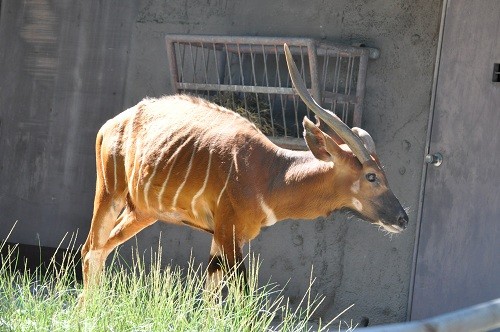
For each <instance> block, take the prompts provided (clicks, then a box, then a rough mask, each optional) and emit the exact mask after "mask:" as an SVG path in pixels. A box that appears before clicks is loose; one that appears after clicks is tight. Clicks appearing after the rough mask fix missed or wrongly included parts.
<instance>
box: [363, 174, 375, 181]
mask: <svg viewBox="0 0 500 332" xmlns="http://www.w3.org/2000/svg"><path fill="white" fill-rule="evenodd" d="M365 177H366V179H367V180H368V181H370V182H375V180H376V179H377V176H376V175H375V173H368V174H366V175H365Z"/></svg>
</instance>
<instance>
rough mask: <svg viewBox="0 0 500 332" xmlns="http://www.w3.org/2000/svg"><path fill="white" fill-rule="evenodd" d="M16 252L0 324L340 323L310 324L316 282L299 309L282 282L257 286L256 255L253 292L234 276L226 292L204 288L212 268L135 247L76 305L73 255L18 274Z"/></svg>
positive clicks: (280, 326)
mask: <svg viewBox="0 0 500 332" xmlns="http://www.w3.org/2000/svg"><path fill="white" fill-rule="evenodd" d="M0 246H4V243H3V244H0ZM158 252H160V253H161V248H160V250H158ZM13 253H14V250H13V249H11V250H10V251H9V252H8V253H7V254H6V255H3V256H2V257H0V259H1V267H0V331H269V330H273V331H326V330H327V327H328V325H332V324H336V325H337V326H338V324H339V322H338V321H335V319H334V320H332V321H330V322H328V323H327V324H323V323H322V322H316V324H315V325H314V328H313V327H312V325H311V323H310V320H311V318H312V316H313V314H314V311H315V310H316V309H317V308H318V306H319V305H320V304H321V302H322V298H318V297H315V298H312V296H311V291H310V287H309V291H308V292H307V293H306V294H305V295H304V297H303V299H302V303H301V305H299V306H298V307H299V308H300V309H292V308H291V306H290V304H289V300H288V299H287V298H286V297H285V296H284V295H283V293H282V289H280V288H279V287H278V286H277V285H276V284H272V283H266V284H265V285H264V286H259V280H258V270H259V263H258V260H257V259H251V260H250V264H249V265H250V266H249V269H248V270H249V285H248V286H249V287H248V291H247V292H245V291H242V290H241V289H242V287H240V286H241V285H240V284H239V281H238V280H237V278H232V279H231V278H229V279H228V280H231V281H229V282H228V281H222V283H223V284H222V285H221V286H224V287H225V288H224V289H226V290H227V291H225V292H222V293H223V294H224V295H222V293H221V291H220V290H219V291H216V290H214V291H208V290H205V289H204V284H205V280H206V273H205V272H204V270H203V269H202V268H201V267H195V266H194V264H193V263H192V262H191V264H190V265H189V267H188V268H187V269H185V270H182V269H181V268H178V267H175V268H174V267H169V266H167V267H164V266H163V265H162V264H161V256H159V255H156V256H154V257H150V260H151V262H152V263H150V264H147V266H146V264H145V263H144V260H143V259H142V258H141V257H140V255H139V254H137V252H136V253H135V255H134V257H135V259H134V261H133V263H132V264H131V265H130V266H123V264H120V263H118V260H117V259H114V260H113V263H112V264H111V266H110V267H108V268H107V269H106V272H105V273H104V275H103V278H102V282H101V284H100V285H99V287H98V288H95V289H93V290H91V291H90V292H89V293H88V295H87V297H86V300H85V305H84V306H82V307H78V306H77V298H78V295H79V294H80V293H81V288H82V286H81V284H80V283H78V282H77V281H76V275H75V264H77V263H74V261H75V260H74V259H72V257H69V256H65V259H64V261H63V262H62V263H61V262H59V263H56V262H55V260H53V261H52V262H51V263H50V266H49V268H48V271H47V272H46V273H41V272H40V271H41V270H40V269H38V270H36V271H32V272H25V273H20V272H17V270H16V269H14V268H12V267H13V266H15V265H16V264H19V263H20V262H17V261H16V257H15V256H14V254H13ZM115 257H117V256H116V255H115ZM227 273H228V274H229V275H231V274H234V270H231V269H230V270H228V271H227ZM310 284H312V281H311V282H310ZM343 328H346V327H345V326H344V327H343ZM336 329H338V327H337V328H335V329H334V330H336Z"/></svg>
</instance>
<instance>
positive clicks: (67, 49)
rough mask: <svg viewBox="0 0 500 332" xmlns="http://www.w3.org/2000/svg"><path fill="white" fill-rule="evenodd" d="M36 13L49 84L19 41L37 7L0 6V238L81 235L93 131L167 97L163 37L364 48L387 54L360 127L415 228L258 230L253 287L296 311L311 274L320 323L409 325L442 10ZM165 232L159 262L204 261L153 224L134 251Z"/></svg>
mask: <svg viewBox="0 0 500 332" xmlns="http://www.w3.org/2000/svg"><path fill="white" fill-rule="evenodd" d="M38 3H41V4H45V5H46V6H47V8H48V10H49V12H50V13H52V14H51V15H52V16H51V15H49V18H48V20H47V21H48V22H54V25H53V26H51V27H49V28H44V29H45V30H43V31H46V30H47V29H48V30H47V31H48V32H47V33H48V34H52V35H56V36H57V38H56V40H55V41H53V45H52V44H50V43H49V44H50V45H52V46H51V47H52V48H49V51H47V52H46V53H47V54H49V55H50V57H49V58H50V59H52V62H48V63H51V64H53V71H52V72H50V73H52V74H51V75H52V76H50V80H49V81H47V80H43V81H41V80H39V79H38V78H37V76H36V75H35V74H36V73H37V72H42V73H43V72H44V71H43V70H42V69H43V68H38V67H36V68H38V69H37V70H32V69H30V68H32V67H33V66H32V67H30V65H31V62H30V59H32V58H39V57H40V55H39V53H36V52H37V50H38V51H39V50H40V49H41V50H44V49H43V47H42V46H43V45H45V44H43V43H46V42H47V40H49V41H50V39H46V38H45V39H44V38H43V37H44V36H38V39H37V38H35V40H36V41H35V42H33V41H31V42H30V41H29V38H26V36H25V35H23V32H22V31H25V30H26V29H28V28H26V26H28V27H29V24H30V21H29V20H30V18H29V15H28V14H29V10H31V11H33V8H31V9H30V8H28V6H29V5H28V4H26V3H23V4H17V1H15V0H3V1H2V11H1V20H0V27H1V30H0V33H1V37H2V38H1V39H0V44H1V48H0V52H2V53H1V54H0V56H1V58H0V59H1V60H2V62H1V64H2V65H1V67H0V74H1V77H2V81H1V82H0V97H1V98H2V99H1V102H0V105H1V108H0V138H1V143H0V149H1V151H0V152H1V156H0V158H1V164H0V166H1V168H0V181H1V182H0V183H1V191H0V209H1V210H0V224H1V227H2V228H1V229H0V231H1V233H0V236H4V234H6V229H7V228H9V227H10V225H11V224H12V223H13V221H15V220H19V224H18V226H17V228H16V231H15V234H14V235H13V238H12V239H13V240H15V241H20V242H24V243H31V244H36V243H37V237H39V238H40V241H41V243H42V244H44V245H51V246H54V245H55V244H56V243H57V242H58V240H59V239H60V238H61V237H62V234H64V233H65V232H66V231H69V232H72V231H74V230H75V229H76V228H79V229H80V234H81V233H84V234H85V235H86V233H87V231H88V225H89V220H90V216H91V210H92V196H93V190H94V178H95V175H94V168H93V163H94V156H93V144H94V135H95V132H96V131H97V129H98V127H99V126H100V124H101V123H102V122H104V120H105V119H106V118H108V117H110V116H111V115H112V114H116V113H118V112H119V111H121V110H122V109H123V108H126V107H129V106H131V105H133V104H135V103H137V102H138V101H139V100H141V99H142V98H143V97H144V96H159V95H162V94H168V93H170V92H171V91H172V89H171V87H170V86H169V79H168V75H169V71H168V65H167V59H166V53H165V50H164V40H163V37H164V34H165V33H186V34H188V33H189V34H222V35H251V36H256V35H258V36H297V37H299V36H300V37H313V38H318V39H319V38H324V39H326V40H328V41H334V42H341V43H346V44H351V43H360V42H362V43H364V44H366V45H369V46H373V47H377V48H379V49H380V50H381V56H380V58H379V59H378V60H375V61H371V62H370V64H369V68H368V76H367V94H366V99H365V113H364V119H363V122H364V127H365V128H366V129H367V130H368V131H369V132H370V133H371V134H372V136H373V138H374V140H375V143H376V145H377V149H378V154H379V156H380V158H381V160H382V161H383V164H385V166H386V167H385V170H386V173H387V176H388V178H389V181H390V183H391V186H392V188H393V191H394V192H395V193H396V195H398V196H399V198H400V199H401V201H402V202H403V204H404V205H405V206H407V207H408V209H409V216H410V225H411V226H410V228H409V229H408V230H407V231H406V232H405V233H403V234H402V235H398V236H393V237H389V236H386V235H385V234H384V233H383V232H380V231H378V230H377V228H375V227H373V226H370V225H368V224H367V223H365V222H361V221H359V220H354V219H353V220H346V218H345V217H344V216H343V215H341V214H335V215H333V216H331V217H329V218H320V219H318V220H315V221H309V222H302V221H288V222H283V223H280V224H277V225H275V226H273V227H271V228H269V229H266V230H264V231H263V232H262V234H261V235H260V236H259V237H258V238H257V239H256V240H255V241H253V242H252V244H251V250H252V252H255V253H258V254H260V259H261V262H262V268H261V280H267V279H268V278H269V277H270V276H271V277H272V281H275V282H277V283H279V284H281V285H285V284H286V283H287V282H288V284H287V287H286V295H289V296H291V298H292V299H293V300H294V301H295V302H296V301H298V300H300V297H301V296H302V295H303V294H304V292H305V290H306V288H307V286H308V280H309V276H310V273H311V266H314V272H313V275H314V276H315V277H316V278H317V280H316V282H315V284H314V287H313V289H314V292H317V293H320V294H323V295H326V296H327V297H326V300H325V302H324V305H323V306H322V307H321V308H320V311H319V312H318V314H319V315H321V316H322V317H323V318H324V319H328V318H332V317H333V316H334V315H336V314H337V313H338V312H340V311H341V310H343V309H344V308H346V307H348V306H349V305H350V304H352V303H355V306H354V308H352V309H351V310H350V311H349V312H348V313H347V314H346V315H345V316H344V318H345V319H347V320H349V319H351V318H353V319H354V320H357V319H358V318H359V317H360V316H368V317H369V318H370V319H371V321H372V322H373V323H374V324H378V323H385V322H394V321H402V320H404V319H405V318H406V313H407V308H406V306H407V301H408V293H409V287H410V274H411V269H412V256H413V244H414V235H415V222H416V216H417V208H418V199H419V190H420V178H421V169H422V157H423V151H424V145H425V137H426V127H427V119H428V113H429V102H430V93H431V86H432V74H433V65H434V61H435V53H436V44H437V38H438V27H439V19H440V13H441V1H440V0H421V1H409V0H406V1H404V0H399V1H397V0H392V1H386V0H375V1H352V0H338V1H324V0H312V1H309V2H307V3H306V2H303V1H296V0H295V1H267V0H254V1H242V0H234V1H229V0H208V1H197V0H191V1H167V0H163V1H162V0H142V1H137V2H136V3H134V4H132V5H127V6H125V5H123V4H122V3H123V2H121V1H109V2H106V3H107V5H103V4H102V3H101V2H98V1H89V2H86V3H85V5H83V4H74V5H70V4H67V5H64V6H62V5H56V3H58V2H56V1H49V0H45V1H42V0H40V1H38ZM128 3H131V2H128ZM42 9H43V8H42ZM32 23H33V22H32ZM23 29H24V30H23ZM50 29H53V31H52V30H50ZM39 30H40V29H38V31H39ZM32 33H33V32H32ZM35 37H36V36H35ZM40 43H42V44H43V45H42V44H40ZM40 45H42V46H40ZM50 45H49V46H50ZM7 46H8V47H7ZM43 54H45V53H43ZM37 63H38V66H39V64H40V62H37ZM7 78H8V79H7ZM10 82H13V83H15V85H13V86H11V84H10ZM160 232H161V242H162V246H163V249H164V251H165V253H164V255H163V257H166V258H167V260H168V259H172V261H173V262H174V263H176V264H181V265H185V264H186V261H187V260H188V258H189V256H190V254H191V251H192V252H193V255H194V256H195V257H197V258H198V260H199V261H201V262H203V261H205V260H206V258H207V257H208V250H209V247H210V238H209V237H208V236H207V235H205V234H202V233H201V232H197V231H193V230H190V229H187V228H181V227H175V226H170V225H165V224H160V223H157V224H155V225H153V226H152V227H150V228H149V229H147V230H145V231H144V232H143V233H141V234H140V235H139V236H138V241H139V244H140V246H141V247H143V248H147V247H149V246H153V247H156V246H157V244H158V238H159V234H160ZM37 234H38V235H37ZM80 239H81V240H82V241H83V236H81V235H80Z"/></svg>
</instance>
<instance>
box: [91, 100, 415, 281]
mask: <svg viewBox="0 0 500 332" xmlns="http://www.w3.org/2000/svg"><path fill="white" fill-rule="evenodd" d="M304 126H305V133H306V134H305V137H306V141H307V143H308V145H309V147H310V149H311V151H306V152H295V151H289V150H285V149H281V148H279V147H278V146H276V145H274V144H273V143H272V142H271V141H270V140H269V139H268V138H267V137H266V136H264V135H263V134H262V133H261V132H260V131H259V130H258V129H257V128H256V127H255V126H254V125H253V124H252V123H250V122H249V121H248V120H246V119H244V118H243V117H241V116H239V115H237V114H236V113H234V112H232V111H229V110H227V109H225V108H222V107H219V106H217V105H215V104H212V103H209V102H207V101H205V100H203V99H200V98H196V97H190V96H184V95H176V96H170V97H164V98H161V99H145V100H143V101H142V102H140V103H139V104H138V105H136V106H134V107H132V108H130V109H128V110H126V111H124V112H123V113H121V114H119V115H117V116H116V117H115V118H113V119H111V120H109V121H108V122H106V123H105V124H104V125H103V126H102V128H101V129H100V131H99V133H98V135H97V139H96V167H97V183H96V195H95V202H94V213H93V218H92V224H91V228H90V232H89V235H88V238H87V241H86V242H85V244H84V247H83V249H82V257H83V272H84V285H85V288H87V287H88V285H89V284H93V283H95V282H96V280H95V278H96V277H97V276H98V275H99V272H100V271H101V269H102V267H103V264H104V260H105V258H106V257H107V256H108V254H109V253H110V252H111V251H112V250H113V249H114V248H115V247H116V246H117V245H119V244H121V243H123V242H124V241H126V240H127V239H129V238H130V237H132V236H133V235H135V234H137V233H138V232H139V231H141V230H142V229H144V228H145V227H147V226H149V225H151V224H153V223H154V222H155V221H156V220H162V221H165V222H170V223H176V224H187V225H189V226H191V227H194V228H197V229H201V230H204V231H207V232H209V233H211V234H213V243H212V250H211V255H212V256H217V255H219V256H220V255H222V254H224V255H225V256H226V258H227V260H228V262H229V263H230V264H236V263H238V260H240V257H241V247H242V246H243V245H244V244H245V243H247V242H248V241H250V240H251V239H253V238H255V237H256V236H257V235H258V234H259V232H260V230H261V228H262V227H264V226H266V225H270V224H272V223H274V222H276V221H279V220H283V219H289V218H294V219H313V218H316V217H318V216H325V215H328V214H329V213H331V212H332V211H335V210H339V209H341V208H349V209H352V210H355V211H357V212H358V213H360V214H361V215H363V217H364V218H365V219H367V220H369V221H371V222H374V223H379V224H384V225H385V224H386V223H387V224H388V225H390V224H396V222H397V221H396V219H397V218H396V217H394V216H393V215H392V214H391V213H392V212H393V211H396V212H395V213H393V214H396V213H400V214H401V211H400V210H401V209H402V208H401V206H400V205H399V202H398V201H397V199H396V198H395V197H394V198H392V197H393V195H392V192H391V191H390V189H389V188H388V185H387V181H386V179H385V175H384V174H383V171H382V170H381V169H380V167H379V165H378V162H376V161H375V160H376V159H375V158H376V157H375V156H374V160H373V161H371V162H368V163H366V164H363V165H361V163H360V162H359V161H358V159H357V158H356V157H355V156H354V155H353V154H352V152H350V150H349V149H348V148H347V147H346V146H345V144H342V145H344V146H342V145H339V143H340V142H339V141H338V140H339V139H338V137H335V140H334V139H332V137H330V136H329V135H327V134H325V133H324V132H323V131H321V130H320V129H319V128H318V126H316V125H314V124H312V123H311V122H310V121H308V120H307V119H304ZM367 172H373V173H376V174H377V175H378V179H379V183H378V185H377V186H376V187H374V186H373V184H372V183H369V182H368V181H366V180H365V174H366V173H367ZM167 179H168V181H167ZM356 181H358V182H357V183H358V184H359V190H354V191H355V192H353V185H354V186H355V187H354V189H356V188H358V187H356V185H355V183H356ZM391 195H392V196H391ZM383 196H384V197H385V196H387V197H389V201H387V202H381V201H379V200H380V199H381V197H383ZM353 198H355V200H357V202H359V204H361V205H362V207H363V208H362V210H361V211H360V210H359V204H356V203H355V201H354V200H353ZM384 204H385V205H394V206H393V207H392V206H391V207H389V209H388V210H387V211H386V210H384V211H383V213H382V214H383V215H385V216H389V217H390V218H393V219H394V220H385V219H383V218H382V217H383V216H382V214H381V213H380V210H381V207H384ZM122 209H124V210H123V212H122V213H121V214H120V211H121V210H122ZM382 210H383V209H382ZM388 211H389V212H388ZM384 218H385V217H384ZM406 218H407V217H406ZM398 227H400V228H402V227H403V226H398ZM397 230H399V229H396V231H397Z"/></svg>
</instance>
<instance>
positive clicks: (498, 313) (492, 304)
mask: <svg viewBox="0 0 500 332" xmlns="http://www.w3.org/2000/svg"><path fill="white" fill-rule="evenodd" d="M496 328H500V299H496V300H493V301H489V302H485V303H482V304H478V305H475V306H472V307H469V308H465V309H461V310H457V311H454V312H451V313H447V314H443V315H440V316H436V317H433V318H429V319H424V320H421V321H414V322H409V323H399V324H390V325H383V326H374V327H369V328H364V329H363V331H366V332H396V331H398V332H427V331H436V332H451V331H467V332H479V331H492V330H494V329H496Z"/></svg>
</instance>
